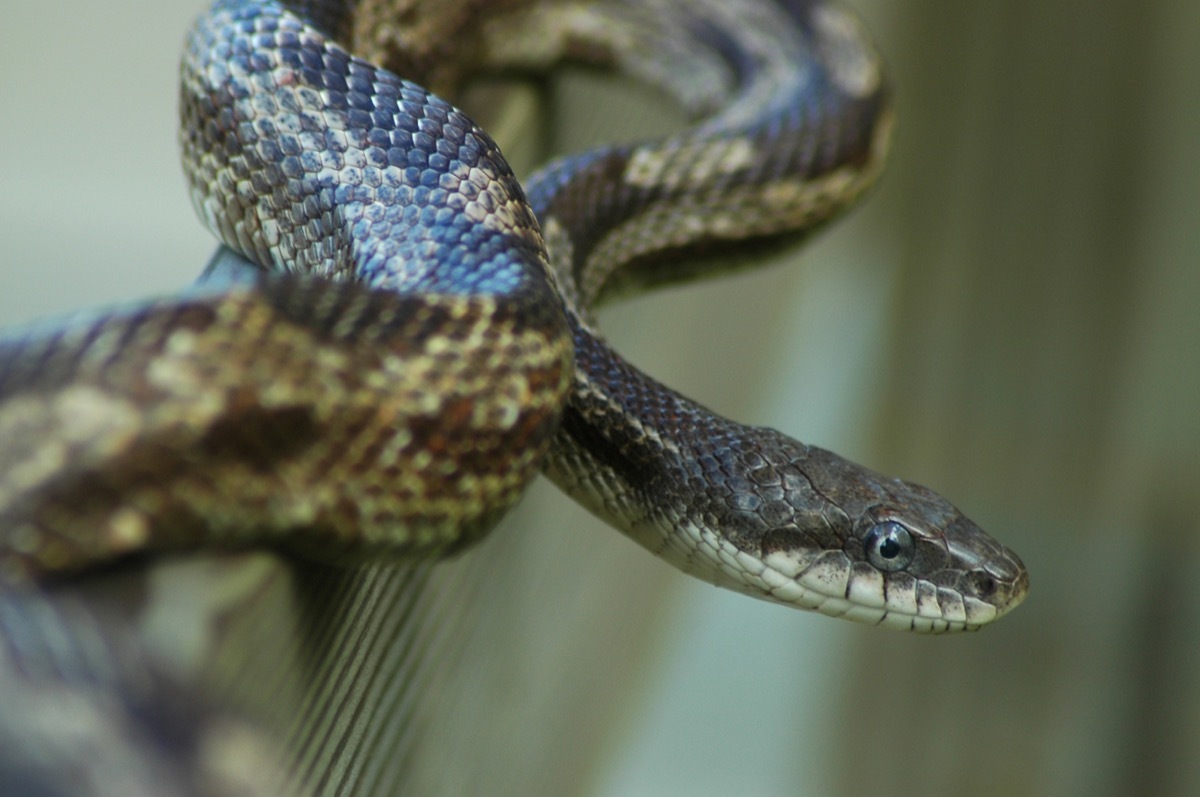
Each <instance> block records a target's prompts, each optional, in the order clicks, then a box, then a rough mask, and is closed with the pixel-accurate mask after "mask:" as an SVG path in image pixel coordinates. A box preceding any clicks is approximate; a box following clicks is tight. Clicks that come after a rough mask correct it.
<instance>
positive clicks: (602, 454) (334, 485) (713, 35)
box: [0, 0, 1028, 631]
mask: <svg viewBox="0 0 1200 797" xmlns="http://www.w3.org/2000/svg"><path fill="white" fill-rule="evenodd" d="M346 5H347V6H352V5H354V4H346ZM460 5H461V4H458V3H455V4H453V6H454V8H456V9H458V8H459V7H460ZM467 5H470V4H467ZM492 11H493V13H494V15H495V16H494V18H491V19H489V20H488V22H487V24H486V25H483V24H482V23H478V24H476V28H477V29H478V31H486V33H477V35H476V36H474V37H471V38H469V39H464V41H469V42H470V44H471V47H469V48H466V47H464V48H463V49H470V50H471V51H470V52H466V53H464V58H465V59H466V61H465V62H464V63H467V64H469V66H467V67H464V68H463V70H462V71H463V72H466V71H469V70H470V69H475V68H492V67H514V66H515V67H521V68H545V67H548V66H550V65H551V64H552V63H554V62H556V61H558V60H561V59H563V58H567V57H586V58H587V59H588V60H591V61H593V62H600V63H603V64H606V65H610V66H614V67H616V68H619V69H622V70H625V71H627V72H629V73H631V74H633V75H635V76H637V77H639V78H641V79H644V80H648V81H650V82H652V83H655V84H657V85H658V86H659V87H661V88H662V89H664V90H665V91H667V92H668V93H670V94H672V95H674V96H675V97H676V98H677V99H678V100H679V102H681V103H682V104H683V105H684V106H685V107H687V108H689V109H690V110H691V111H693V112H694V113H695V114H696V116H697V119H698V121H697V123H696V125H695V126H694V127H693V128H691V129H688V130H686V131H683V132H681V133H679V134H678V135H675V136H672V137H668V138H666V139H663V140H659V141H649V142H640V143H634V144H622V145H617V146H612V147H603V148H600V149H597V150H595V151H592V152H588V153H584V154H581V155H576V156H572V157H568V158H566V159H563V160H560V161H557V162H556V163H553V164H551V165H549V166H547V167H546V168H545V169H543V170H542V171H540V172H539V173H538V174H536V175H534V176H533V177H531V178H530V179H529V181H528V182H527V184H526V191H523V190H522V188H521V186H520V185H519V184H518V183H517V181H516V179H515V178H514V176H513V174H512V172H511V170H510V169H509V167H508V165H507V164H506V163H505V161H504V158H503V156H502V155H501V154H500V152H499V150H498V149H497V148H496V145H495V144H494V143H493V142H492V140H491V139H490V138H489V137H488V136H487V134H486V133H484V132H483V131H482V130H480V129H479V128H478V127H477V126H476V125H475V124H474V123H473V122H471V121H470V120H469V119H468V118H467V117H466V116H464V115H463V114H462V113H461V112H460V111H458V110H456V109H455V108H454V107H452V106H451V105H449V104H448V103H446V102H444V101H442V100H441V99H438V98H437V97H435V96H433V95H431V94H430V93H428V92H427V91H426V90H424V89H422V88H420V87H419V86H417V85H415V84H413V83H409V82H406V81H404V80H401V79H400V78H398V77H395V76H394V75H393V74H391V73H390V72H388V71H386V70H384V69H382V68H380V67H377V66H373V65H371V64H370V63H367V62H366V61H363V60H359V59H357V58H355V57H353V56H351V55H350V54H349V53H348V52H347V51H346V50H345V49H343V48H342V47H340V46H339V45H337V44H335V43H333V42H334V39H336V38H337V37H339V36H342V35H349V32H351V31H359V30H363V29H369V30H376V31H385V30H388V29H390V28H389V26H392V27H394V26H395V24H396V20H386V19H385V20H381V21H378V23H377V24H375V25H370V26H368V25H364V24H363V21H362V20H357V19H354V18H353V17H352V16H351V13H352V12H351V10H350V9H348V8H346V7H344V6H343V4H342V3H337V2H316V1H314V0H310V1H309V2H298V3H280V2H263V1H257V0H224V2H219V3H217V4H216V5H215V6H214V8H213V10H212V11H211V12H210V13H209V14H208V15H206V17H205V18H204V19H202V20H201V21H200V22H199V23H198V25H197V27H196V28H195V30H194V32H193V34H192V35H191V37H190V39H189V43H188V49H187V52H186V54H185V57H184V67H183V83H182V85H183V88H182V101H181V107H182V109H183V110H182V116H183V133H182V140H183V150H184V163H185V170H186V172H187V175H188V179H189V182H190V184H191V186H192V192H193V198H194V200H195V204H196V206H197V208H198V209H199V211H200V215H201V216H202V217H203V219H204V220H205V221H206V223H207V224H208V225H209V226H210V227H211V228H212V229H213V230H214V231H215V232H216V233H217V235H218V236H219V237H220V238H221V239H222V240H223V241H224V242H225V243H226V244H227V245H228V246H229V247H231V248H233V249H235V250H237V251H239V252H241V253H242V254H244V255H245V256H246V257H248V258H250V259H251V260H253V261H255V262H256V263H258V264H259V266H260V267H261V269H262V270H261V271H260V272H258V273H255V274H251V275H249V276H244V277H243V278H237V279H230V280H228V281H226V282H220V281H210V282H209V283H206V284H204V285H202V286H201V287H199V288H196V289H193V290H192V291H191V292H188V293H184V294H181V295H180V296H178V297H173V298H165V299H162V300H158V301H154V302H148V303H141V304H136V305H131V306H130V307H128V308H124V309H116V310H113V311H111V312H104V313H99V314H92V315H90V316H87V317H80V318H77V319H74V320H70V319H68V320H67V321H65V322H63V323H61V324H56V325H51V326H41V327H38V328H34V329H30V330H24V331H20V330H18V331H15V332H12V333H9V334H8V336H7V337H5V338H4V339H3V341H2V342H0V397H2V398H3V402H2V403H0V440H2V441H3V442H2V443H0V523H2V525H0V565H2V566H3V568H4V571H5V573H6V574H7V575H8V576H9V577H12V578H28V577H34V578H36V577H39V576H41V575H44V574H46V573H49V572H54V571H77V570H79V569H83V568H87V567H90V566H92V565H94V564H96V563H99V562H103V561H106V560H108V559H111V558H113V557H118V556H121V555H124V554H127V553H130V552H143V551H150V550H158V549H163V548H181V547H190V546H206V545H216V546H235V547H241V546H249V545H259V544H271V545H274V546H276V547H280V548H283V549H286V550H292V551H297V552H302V553H304V554H305V555H309V556H311V555H318V556H332V557H337V558H346V557H350V558H356V559H359V560H361V559H362V558H364V557H372V556H373V557H380V556H391V557H398V558H404V557H408V558H413V557H426V558H427V557H436V556H442V555H445V554H447V553H450V552H453V551H457V550H460V549H462V548H463V547H465V546H466V545H467V544H469V543H470V542H471V541H473V540H475V539H477V538H478V537H479V536H480V535H481V534H483V533H484V532H486V531H487V530H488V529H489V528H491V526H492V525H494V523H495V521H496V520H497V519H498V518H499V517H500V516H501V515H502V514H503V512H504V511H505V510H506V509H507V508H508V507H509V506H510V505H511V504H512V503H513V502H514V501H515V500H516V499H517V498H518V497H519V495H520V493H521V491H522V490H523V488H524V486H525V485H526V484H527V483H528V481H529V480H530V479H531V478H532V476H533V475H534V474H535V473H536V471H537V469H538V467H539V466H541V467H542V468H543V469H544V470H545V472H546V473H547V474H548V475H549V476H550V477H551V478H552V479H553V480H554V481H555V482H556V483H557V484H558V485H559V486H560V487H562V488H563V489H564V490H566V491H567V492H568V493H569V494H571V495H572V496H573V497H574V498H576V499H577V500H579V501H580V502H581V503H583V504H584V505H585V506H588V507H589V508H590V509H591V510H592V511H594V512H596V513H597V514H598V515H600V516H601V517H603V518H604V519H605V520H607V521H608V522H610V523H611V524H612V525H614V526H616V527H618V528H621V529H622V530H624V531H625V532H626V533H628V534H629V535H630V536H631V537H632V538H633V539H635V540H636V541H638V542H639V543H641V544H642V545H644V546H646V547H647V548H649V549H651V550H652V551H654V552H655V553H657V554H659V555H661V556H663V557H664V558H665V559H667V560H668V561H670V562H672V563H674V564H675V565H677V566H679V567H681V568H682V569H684V570H686V571H688V572H691V573H694V574H696V575H697V576H700V577H702V578H705V579H707V580H710V581H713V582H715V583H717V584H720V585H723V586H726V587H730V588H732V589H736V590H738V591H741V592H745V593H748V594H751V595H755V596H757V597H760V598H766V599H769V600H774V601H777V602H781V603H785V604H789V605H795V606H800V607H803V608H811V609H818V610H820V611H822V612H825V613H827V614H832V615H837V616H845V617H848V618H850V619H853V620H859V621H864V622H872V623H879V624H882V625H885V626H890V627H899V628H906V629H913V630H918V631H944V630H955V629H969V628H975V627H978V626H979V625H981V624H983V623H987V622H990V621H991V620H993V619H995V618H997V617H999V616H1001V615H1003V614H1004V613H1005V612H1007V611H1008V610H1009V609H1011V608H1012V607H1013V606H1015V605H1016V604H1017V603H1018V602H1020V600H1021V599H1022V598H1023V597H1024V595H1025V592H1026V590H1027V588H1028V577H1027V575H1026V572H1025V569H1024V567H1023V565H1022V564H1021V562H1020V560H1019V559H1018V558H1017V557H1016V555H1015V554H1013V553H1012V552H1010V551H1008V550H1007V549H1005V548H1004V547H1003V546H1001V545H1000V544H999V543H997V542H995V541H994V540H992V539H991V538H990V537H988V536H987V535H986V534H985V533H984V532H982V531H981V530H979V529H978V528H977V527H976V526H975V525H974V524H972V523H971V522H970V521H969V520H967V519H966V518H965V517H963V516H962V515H961V513H959V512H958V511H957V510H956V509H955V508H954V507H953V506H951V505H950V504H949V503H947V502H946V501H945V500H944V499H942V498H941V497H939V496H937V495H936V494H934V493H932V492H931V491H929V490H926V489H925V488H922V487H918V486H915V485H911V484H908V483H906V482H902V481H899V480H895V479H890V478H886V477H883V476H880V475H878V474H876V473H874V472H872V471H869V470H867V469H865V468H862V467H860V466H858V465H855V464H853V463H850V462H847V461H846V460H844V459H842V458H840V457H838V456H837V455H835V454H832V453H830V452H827V451H824V450H822V449H818V448H814V447H810V446H806V445H804V444H801V443H798V442H796V441H794V440H792V439H790V438H788V437H786V436H784V435H782V434H780V433H778V432H775V431H773V430H769V429H763V428H759V427H747V426H742V425H740V424H737V423H734V422H732V421H729V420H726V419H724V418H721V417H718V416H716V415H714V414H712V413H711V412H709V411H708V410H706V409H704V408H703V407H701V406H699V405H697V404H695V403H694V402H691V401H690V400H688V399H686V398H683V397H681V396H679V395H678V394H676V393H674V392H672V391H671V390H669V389H668V388H665V387H663V386H662V385H660V384H658V383H657V382H655V381H654V380H652V379H650V378H649V377H647V376H645V375H643V374H642V373H640V372H639V371H637V370H636V369H634V368H633V367H632V366H630V365H628V364H627V363H626V362H624V361H623V360H622V359H621V358H620V357H619V355H617V354H616V353H615V352H613V351H612V350H611V349H610V348H609V347H608V346H607V344H606V343H605V342H604V340H603V338H602V337H601V336H600V335H599V333H598V332H597V331H596V330H595V328H594V325H593V321H592V318H591V308H592V306H593V305H594V303H595V302H597V301H599V300H601V299H603V298H604V297H605V296H606V295H611V294H612V293H614V292H615V289H617V288H621V289H628V288H630V287H638V286H645V285H654V284H659V283H664V282H670V281H673V280H677V279H680V278H683V277H685V276H691V275H693V274H696V273H698V272H700V271H702V270H704V269H707V268H711V267H713V266H714V265H715V266H717V267H719V265H720V263H721V262H722V260H723V258H724V257H725V256H727V255H729V254H730V253H732V252H734V251H736V250H737V249H738V247H741V246H744V245H745V244H746V243H747V242H756V241H762V240H764V239H768V238H772V237H775V236H781V235H791V236H793V237H799V236H801V235H803V234H805V233H807V232H810V231H812V230H813V229H815V228H817V227H819V226H820V225H821V224H823V223H825V222H826V221H828V220H830V219H832V218H833V217H835V216H836V215H837V214H838V213H840V212H841V211H842V210H844V209H845V208H847V207H848V206H849V205H850V204H852V203H853V202H854V200H856V199H857V198H858V197H859V196H860V195H861V194H862V193H863V192H864V191H866V189H867V188H868V187H869V186H870V185H871V184H872V182H873V181H874V179H875V178H876V176H877V174H878V172H879V169H880V167H881V165H882V160H883V157H884V155H885V151H886V148H887V143H888V132H889V127H890V110H889V103H888V92H887V88H886V85H885V81H884V79H883V75H882V72H881V69H880V64H879V62H878V59H877V58H876V56H875V54H874V52H873V51H872V49H871V47H870V44H869V43H868V42H867V40H866V38H865V36H864V34H863V33H862V31H861V30H860V27H859V25H858V23H857V21H856V20H855V19H854V18H853V17H852V16H851V15H850V14H849V13H848V12H846V11H845V10H844V9H842V8H841V7H840V6H837V5H834V4H832V3H825V2H815V1H810V0H805V1H804V2H800V1H799V0H739V2H737V3H729V2H724V0H625V1H624V2H620V1H618V0H604V1H602V0H596V2H593V3H569V4H565V3H557V2H549V1H547V2H537V1H536V0H516V1H515V2H510V3H504V4H500V5H499V6H497V8H494V9H492ZM481 12H482V11H481ZM364 13H366V12H364ZM461 24H467V23H461ZM489 37H490V38H489ZM485 39H486V41H485ZM383 49H385V50H386V49H387V48H383ZM445 49H448V50H453V49H454V48H453V42H451V43H449V44H447V45H446V48H445ZM401 60H403V59H401ZM526 196H528V201H527V200H526ZM543 241H544V242H543ZM727 322H728V323H736V320H735V319H729V320H727Z"/></svg>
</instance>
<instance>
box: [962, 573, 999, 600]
mask: <svg viewBox="0 0 1200 797" xmlns="http://www.w3.org/2000/svg"><path fill="white" fill-rule="evenodd" d="M967 583H968V584H969V585H970V587H971V589H972V590H973V591H974V593H975V595H976V596H977V597H980V598H985V599H986V598H990V597H992V596H993V595H995V594H996V590H997V589H998V588H999V584H997V583H996V579H995V578H994V577H993V576H992V575H991V574H990V573H986V572H984V571H982V570H976V571H975V572H973V573H971V574H970V575H969V576H968V577H967Z"/></svg>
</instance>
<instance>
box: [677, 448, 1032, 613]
mask: <svg viewBox="0 0 1200 797" xmlns="http://www.w3.org/2000/svg"><path fill="white" fill-rule="evenodd" d="M753 437H755V438H756V443H755V445H754V448H753V450H742V451H738V450H737V449H732V450H729V451H728V452H727V456H725V457H721V458H720V460H721V461H720V462H719V463H718V467H719V469H720V470H721V471H723V474H724V476H725V478H724V480H723V483H724V485H725V486H726V490H727V491H728V492H725V493H724V494H723V495H720V496H717V498H718V500H717V501H714V502H710V503H708V505H707V511H706V512H704V513H703V514H704V515H705V516H706V517H707V518H708V519H709V522H708V523H704V524H702V525H709V526H711V525H713V522H714V521H715V525H717V526H720V527H721V528H722V532H721V533H720V534H719V535H715V536H714V537H711V538H708V539H706V535H705V534H704V533H703V532H701V533H699V534H698V535H697V536H698V538H699V544H698V545H697V546H696V547H695V548H693V550H692V551H691V553H690V555H689V556H687V557H686V558H687V560H688V561H687V562H686V563H681V564H682V566H683V567H684V568H685V569H688V570H691V571H692V572H695V573H696V574H697V575H701V576H707V577H708V578H709V579H710V580H712V581H714V582H716V583H718V584H720V585H721V586H726V587H730V588H732V589H735V590H738V591H740V592H745V593H748V594H751V595H755V596H757V597H761V598H766V599H768V600H771V601H773V602H777V603H783V604H786V605H791V606H798V607H801V608H806V609H814V610H816V611H819V612H821V613H822V614H827V615H831V616H835V617H844V618H846V619H849V620H855V621H858V622H863V623H871V624H876V625H882V626H886V627H890V628H900V629H904V630H912V631H926V632H944V631H958V630H974V629H976V628H978V627H980V626H982V625H984V624H986V623H989V622H992V621H993V620H996V619H997V618H999V617H1001V616H1002V615H1004V614H1006V613H1007V612H1009V611H1010V610H1011V609H1013V608H1014V607H1015V606H1016V605H1017V604H1019V603H1020V602H1021V601H1022V600H1023V599H1024V597H1025V595H1026V593H1027V592H1028V589H1029V576H1028V573H1027V572H1026V570H1025V566H1024V565H1023V564H1022V562H1021V560H1020V559H1019V558H1018V557H1017V555H1016V554H1015V553H1013V552H1012V551H1010V550H1009V549H1008V548H1006V547H1004V546H1003V545H1001V544H1000V543H999V542H997V541H996V540H994V539H993V538H992V537H990V536H989V535H988V534H987V533H986V532H984V531H983V530H982V529H980V528H979V527H978V526H977V525H975V523H973V522H972V521H971V520H969V519H968V518H967V517H966V516H964V515H963V514H962V513H961V512H960V511H959V510H958V509H957V508H955V507H954V506H953V505H952V504H951V503H950V502H949V501H947V500H946V499H944V498H942V497H941V496H940V495H938V494H937V493H935V492H933V491H932V490H930V489H928V488H926V487H922V486H920V485H916V484H912V483H910V482H906V481H902V480H900V479H894V478H890V477H887V476H883V475H881V474H878V473H875V472H874V471H871V470H869V469H867V468H864V467H862V466H860V465H857V464H855V463H853V462H850V461H849V460H846V459H844V458H842V457H840V456H838V455H837V454H834V453H832V452H830V451H826V450H824V449H821V448H817V447H815V446H806V445H803V444H801V443H798V442H796V441H794V440H792V439H790V438H787V437H785V436H784V435H782V434H780V433H778V432H775V431H774V430H770V429H756V430H755V435H753ZM718 481H720V480H719V479H718ZM717 505H720V506H721V510H720V511H714V507H715V506H717ZM685 536H689V535H685ZM714 549H715V555H713V554H714ZM705 553H707V554H708V555H704V554H705ZM704 560H707V561H704Z"/></svg>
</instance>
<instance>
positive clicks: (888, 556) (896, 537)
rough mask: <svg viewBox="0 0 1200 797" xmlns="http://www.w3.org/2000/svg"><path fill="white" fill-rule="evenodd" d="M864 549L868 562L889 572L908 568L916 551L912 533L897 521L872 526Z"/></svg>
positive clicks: (887, 521) (864, 542)
mask: <svg viewBox="0 0 1200 797" xmlns="http://www.w3.org/2000/svg"><path fill="white" fill-rule="evenodd" d="M863 547H864V550H865V551H866V554H867V561H868V562H870V563H871V564H872V565H873V566H874V567H877V568H879V569H880V570H884V571H887V572H892V571H895V570H903V569H904V568H906V567H908V564H909V563H910V562H911V561H912V558H913V551H914V550H915V549H916V545H915V543H913V538H912V532H910V531H909V530H908V529H907V528H905V527H904V524H903V523H899V522H897V521H895V520H884V521H882V522H880V523H876V524H875V525H874V526H872V527H871V530H870V531H868V532H867V538H866V539H865V540H864V541H863Z"/></svg>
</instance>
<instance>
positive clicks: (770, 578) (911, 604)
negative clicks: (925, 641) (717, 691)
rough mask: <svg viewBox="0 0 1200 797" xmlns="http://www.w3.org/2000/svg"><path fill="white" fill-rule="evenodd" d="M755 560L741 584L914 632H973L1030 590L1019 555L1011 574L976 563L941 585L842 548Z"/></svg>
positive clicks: (792, 602)
mask: <svg viewBox="0 0 1200 797" xmlns="http://www.w3.org/2000/svg"><path fill="white" fill-rule="evenodd" d="M762 564H763V565H764V567H763V569H762V570H761V571H760V572H759V573H757V574H750V573H746V574H745V575H746V576H747V578H746V580H745V586H744V588H743V589H742V591H745V592H748V593H749V594H758V595H760V596H762V597H766V598H767V599H769V600H772V601H775V602H778V603H783V604H786V605H789V606H796V607H799V608H803V609H810V610H813V611H817V612H820V613H821V614H824V615H827V616H830V617H839V618H842V619H845V620H851V621H853V622H857V623H864V624H868V625H878V626H881V627H883V628H894V629H899V630H903V631H916V632H921V633H934V634H937V633H948V632H952V631H975V630H977V629H979V628H981V627H982V626H984V625H987V624H989V623H992V622H994V621H995V620H997V619H999V618H1000V617H1002V616H1003V615H1005V614H1007V613H1008V612H1009V611H1011V610H1012V609H1013V608H1015V607H1016V606H1017V605H1018V604H1019V603H1020V602H1021V601H1022V600H1023V599H1024V597H1025V594H1026V593H1027V592H1028V590H1029V577H1028V574H1027V572H1026V571H1025V568H1024V566H1022V565H1021V564H1020V561H1019V560H1016V561H1015V562H1013V563H1012V564H1013V566H1014V567H1013V571H1012V573H1011V574H1007V573H1005V572H1003V571H1004V570H1005V569H1006V568H1004V567H999V568H996V569H997V570H999V571H1001V572H995V573H993V572H989V571H987V570H975V571H971V572H969V573H965V574H960V575H958V577H957V578H955V579H954V580H953V582H951V581H950V580H948V579H947V580H946V582H947V583H942V584H939V583H935V582H934V581H931V580H929V579H924V578H917V577H915V576H913V575H911V574H909V573H905V572H897V573H883V572H880V571H879V570H877V569H875V568H873V567H871V566H870V565H868V564H867V563H865V562H859V561H852V560H851V559H850V558H849V557H848V556H847V555H846V554H845V553H844V552H842V551H825V552H823V553H821V554H820V555H818V556H816V557H814V558H811V559H809V558H807V557H803V556H797V555H796V554H795V553H794V552H792V553H785V552H775V553H772V554H771V555H769V556H767V557H766V558H765V559H764V560H763V562H762ZM1010 575H1011V577H1010ZM939 580H940V579H939ZM764 592H765V593H766V594H765V595H764V594H763V593H764Z"/></svg>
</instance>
